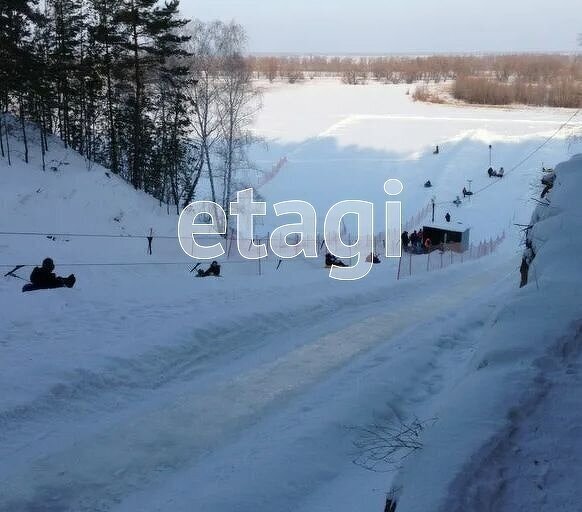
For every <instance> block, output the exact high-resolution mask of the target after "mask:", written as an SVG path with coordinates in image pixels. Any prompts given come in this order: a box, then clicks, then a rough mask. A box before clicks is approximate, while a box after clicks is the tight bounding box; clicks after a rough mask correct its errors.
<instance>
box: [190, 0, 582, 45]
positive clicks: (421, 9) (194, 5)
mask: <svg viewBox="0 0 582 512" xmlns="http://www.w3.org/2000/svg"><path fill="white" fill-rule="evenodd" d="M181 9H182V12H183V14H184V15H185V16H187V17H190V18H191V17H195V18H199V19H202V20H211V19H221V20H224V21H230V20H236V21H237V22H239V23H241V24H242V25H244V26H245V28H246V29H247V32H248V34H249V50H250V51H251V52H267V53H270V52H283V53H310V52H313V53H317V52H320V53H367V54H369V53H408V52H421V53H423V52H426V53H432V52H488V51H490V52H505V51H568V52H572V51H575V50H577V49H579V47H578V46H577V35H578V33H580V32H582V1H581V0H485V1H475V0H181Z"/></svg>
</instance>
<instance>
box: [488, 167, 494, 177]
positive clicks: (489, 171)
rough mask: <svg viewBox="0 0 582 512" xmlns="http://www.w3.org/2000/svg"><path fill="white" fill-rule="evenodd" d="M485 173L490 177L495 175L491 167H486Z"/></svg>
mask: <svg viewBox="0 0 582 512" xmlns="http://www.w3.org/2000/svg"><path fill="white" fill-rule="evenodd" d="M487 174H488V175H489V177H490V178H492V177H493V176H495V171H494V170H493V167H489V169H487Z"/></svg>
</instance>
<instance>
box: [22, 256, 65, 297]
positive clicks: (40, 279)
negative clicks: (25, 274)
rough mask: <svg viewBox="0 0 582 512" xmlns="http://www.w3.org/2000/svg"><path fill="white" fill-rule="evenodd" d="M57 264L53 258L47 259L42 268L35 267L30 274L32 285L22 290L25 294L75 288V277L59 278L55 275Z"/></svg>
mask: <svg viewBox="0 0 582 512" xmlns="http://www.w3.org/2000/svg"><path fill="white" fill-rule="evenodd" d="M54 269H55V263H54V262H53V260H52V259H51V258H45V259H44V261H43V262H42V266H41V267H34V270H33V271H32V273H31V274H30V284H27V285H25V286H24V287H23V288H22V291H23V292H29V291H34V290H51V289H53V288H65V287H66V288H72V287H73V286H75V281H76V279H75V275H74V274H71V275H70V276H69V277H58V276H57V275H56V274H54V272H53V270H54Z"/></svg>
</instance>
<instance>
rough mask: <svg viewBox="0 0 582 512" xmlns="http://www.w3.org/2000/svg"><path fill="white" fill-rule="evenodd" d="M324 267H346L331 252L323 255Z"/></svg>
mask: <svg viewBox="0 0 582 512" xmlns="http://www.w3.org/2000/svg"><path fill="white" fill-rule="evenodd" d="M325 266H326V267H331V266H336V267H347V265H346V264H345V263H344V262H343V261H342V260H340V259H339V258H337V257H336V256H334V255H333V254H332V253H331V252H328V253H327V254H326V255H325Z"/></svg>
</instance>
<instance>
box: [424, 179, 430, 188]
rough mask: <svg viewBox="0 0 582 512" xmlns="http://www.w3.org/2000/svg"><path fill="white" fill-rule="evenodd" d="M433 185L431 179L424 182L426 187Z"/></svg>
mask: <svg viewBox="0 0 582 512" xmlns="http://www.w3.org/2000/svg"><path fill="white" fill-rule="evenodd" d="M431 187H432V183H431V182H430V180H428V181H426V182H425V184H424V188H431Z"/></svg>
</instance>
